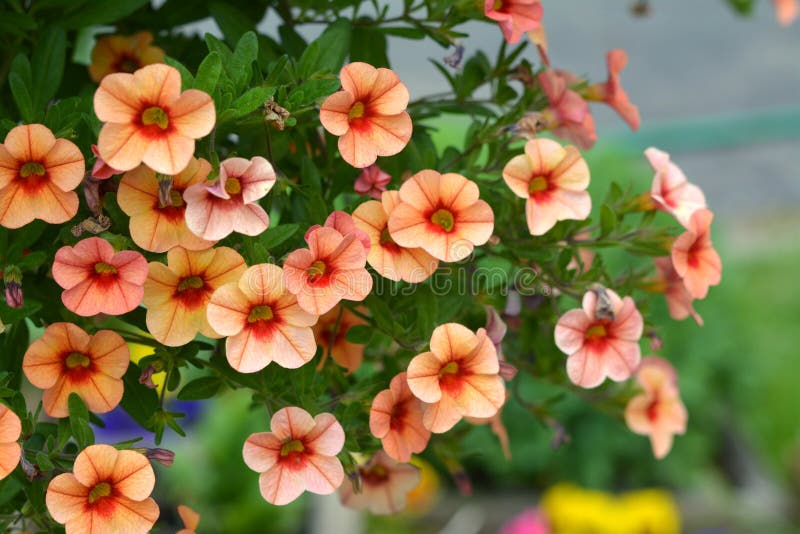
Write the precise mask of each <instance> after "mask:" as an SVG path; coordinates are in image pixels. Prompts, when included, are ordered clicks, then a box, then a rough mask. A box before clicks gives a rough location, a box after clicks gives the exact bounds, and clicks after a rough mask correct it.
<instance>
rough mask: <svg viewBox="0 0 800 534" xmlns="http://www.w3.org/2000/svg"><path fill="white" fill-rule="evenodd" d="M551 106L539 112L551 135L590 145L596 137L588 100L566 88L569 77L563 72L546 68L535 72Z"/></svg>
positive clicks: (584, 147) (581, 145) (585, 145)
mask: <svg viewBox="0 0 800 534" xmlns="http://www.w3.org/2000/svg"><path fill="white" fill-rule="evenodd" d="M537 79H538V80H539V84H540V85H541V86H542V90H543V91H544V93H545V95H546V96H547V99H548V100H549V101H550V107H549V108H547V109H545V110H544V111H543V112H542V117H541V120H542V122H543V123H544V124H545V126H546V128H548V129H550V130H552V132H553V135H555V136H557V137H560V138H562V139H567V140H568V141H570V142H572V143H575V144H576V145H578V147H579V148H581V149H582V150H588V149H590V148H592V146H593V145H594V143H595V141H597V132H596V131H595V128H594V118H593V117H592V114H591V112H590V111H589V104H587V103H586V101H585V100H584V99H583V97H581V95H579V94H578V93H576V92H575V91H573V90H572V89H569V87H568V84H569V79H570V77H569V76H567V75H566V74H565V73H563V72H558V71H555V70H552V69H547V70H544V71H542V72H540V73H539V75H538V76H537Z"/></svg>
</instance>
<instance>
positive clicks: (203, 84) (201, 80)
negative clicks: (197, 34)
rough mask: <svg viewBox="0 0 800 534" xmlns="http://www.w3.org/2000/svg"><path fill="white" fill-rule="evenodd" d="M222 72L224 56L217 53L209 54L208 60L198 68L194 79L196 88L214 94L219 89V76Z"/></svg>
mask: <svg viewBox="0 0 800 534" xmlns="http://www.w3.org/2000/svg"><path fill="white" fill-rule="evenodd" d="M220 72H222V56H220V55H219V54H218V53H217V52H209V54H208V55H207V56H206V58H205V59H204V60H203V62H202V63H200V66H199V67H198V68H197V76H195V78H194V88H195V89H199V90H200V91H205V92H206V93H208V94H213V93H214V89H216V87H217V81H218V80H219V74H220Z"/></svg>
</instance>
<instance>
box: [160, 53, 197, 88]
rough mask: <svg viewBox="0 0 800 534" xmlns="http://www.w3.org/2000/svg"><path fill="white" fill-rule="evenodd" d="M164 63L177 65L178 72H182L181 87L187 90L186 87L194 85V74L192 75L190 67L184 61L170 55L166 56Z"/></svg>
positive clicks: (171, 65) (172, 65)
mask: <svg viewBox="0 0 800 534" xmlns="http://www.w3.org/2000/svg"><path fill="white" fill-rule="evenodd" d="M164 63H166V64H167V65H169V66H170V67H175V68H176V69H178V72H180V73H181V89H183V90H184V91H185V90H186V89H191V88H192V87H194V76H192V73H191V72H189V69H187V68H186V66H185V65H184V64H183V63H181V62H180V61H178V60H177V59H174V58H171V57H169V56H167V57H165V58H164Z"/></svg>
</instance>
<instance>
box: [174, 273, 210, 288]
mask: <svg viewBox="0 0 800 534" xmlns="http://www.w3.org/2000/svg"><path fill="white" fill-rule="evenodd" d="M203 285H205V284H203V279H202V278H200V277H199V276H189V277H187V278H184V279H183V280H181V283H180V284H178V291H186V290H187V289H200V288H201V287H203Z"/></svg>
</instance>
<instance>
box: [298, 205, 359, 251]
mask: <svg viewBox="0 0 800 534" xmlns="http://www.w3.org/2000/svg"><path fill="white" fill-rule="evenodd" d="M325 226H326V227H328V228H333V229H334V230H336V231H337V232H339V233H340V234H342V235H345V236H346V235H347V234H355V236H356V239H358V240H359V241H361V244H362V245H364V250H366V251H367V252H369V248H370V239H369V236H368V235H367V233H366V232H364V231H363V230H361V229H359V228H358V227H357V226H356V223H355V220H354V219H353V217H352V216H351V215H350V214H349V213H347V212H344V211H341V210H335V211H332V212H331V214H330V215H328V218H327V219H325ZM317 228H320V225H318V224H315V225H313V226H312V227H310V228H309V229H308V230H306V234H305V236H303V239H306V238H307V237H308V234H310V233H311V232H313V231H314V230H316V229H317Z"/></svg>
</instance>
